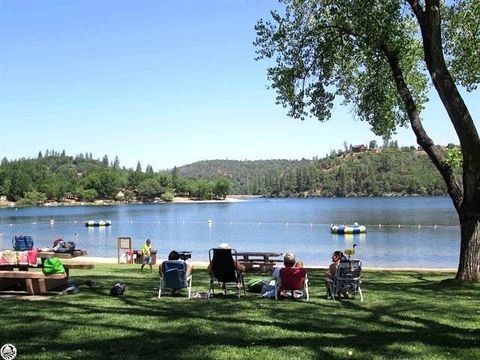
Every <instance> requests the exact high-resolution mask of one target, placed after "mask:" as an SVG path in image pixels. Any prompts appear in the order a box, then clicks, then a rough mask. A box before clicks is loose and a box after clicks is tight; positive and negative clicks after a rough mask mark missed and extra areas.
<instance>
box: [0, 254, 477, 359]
mask: <svg viewBox="0 0 480 360" xmlns="http://www.w3.org/2000/svg"><path fill="white" fill-rule="evenodd" d="M307 270H308V276H309V283H310V300H309V301H308V302H306V301H299V300H292V299H283V300H278V301H276V300H274V299H262V298H259V297H257V296H256V294H252V293H248V292H247V295H246V296H242V297H241V298H240V299H238V298H237V297H236V295H235V291H234V290H232V291H231V292H229V293H228V294H227V295H226V296H225V295H223V294H222V293H219V294H218V295H217V294H215V297H214V298H213V299H200V298H192V299H187V298H186V296H185V290H182V291H180V292H178V293H176V294H175V295H170V294H168V292H167V293H166V294H165V295H162V298H161V299H158V297H157V293H158V287H159V275H158V266H156V267H155V271H154V272H153V273H149V272H147V273H144V274H141V273H140V272H139V268H138V266H135V265H132V264H122V265H117V264H99V265H95V267H94V268H92V269H74V268H73V269H71V270H70V280H71V281H76V282H77V283H78V286H79V292H78V293H76V294H65V293H47V294H42V295H35V296H29V295H21V296H19V295H9V294H2V295H0V307H1V308H2V311H1V312H0V324H2V331H1V332H0V345H2V344H6V343H11V344H13V345H15V347H16V348H17V352H18V358H21V359H52V358H55V359H98V358H103V359H111V358H115V359H139V358H152V359H156V358H172V359H320V358H330V359H402V358H403V359H413V358H415V359H466V358H471V359H474V358H480V308H479V306H478V305H479V302H478V294H479V290H480V284H478V283H467V284H459V283H456V282H454V281H453V280H449V279H451V278H452V277H453V274H452V273H442V272H422V271H403V272H401V271H394V272H386V271H365V272H364V275H363V283H362V288H363V292H364V297H365V300H364V301H363V302H361V301H360V300H359V299H358V298H357V299H354V300H353V299H352V300H349V299H341V300H327V299H326V298H325V288H324V279H323V275H324V272H325V270H324V269H307ZM254 276H267V277H268V275H266V274H261V275H259V274H248V275H247V276H246V279H245V280H246V281H247V280H248V279H249V278H251V277H254ZM209 281H210V276H209V275H208V273H207V272H206V271H205V269H197V268H196V269H194V271H193V285H192V286H193V293H194V294H195V293H196V292H203V291H207V290H208V287H209ZM117 282H121V283H124V284H126V285H127V290H126V291H125V293H124V294H123V295H122V296H119V297H112V296H110V295H109V292H110V289H111V288H112V286H113V285H114V284H115V283H117Z"/></svg>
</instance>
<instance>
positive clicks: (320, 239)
mask: <svg viewBox="0 0 480 360" xmlns="http://www.w3.org/2000/svg"><path fill="white" fill-rule="evenodd" d="M90 219H105V220H112V226H109V227H85V225H84V223H85V221H86V220H90ZM50 220H53V222H52V221H50ZM354 222H358V223H359V224H364V225H366V226H367V234H359V235H336V234H331V233H330V224H332V223H335V224H342V223H343V224H351V223H354ZM0 233H1V235H0V248H11V239H12V237H13V236H14V235H20V234H29V235H32V236H33V237H34V240H35V246H38V247H47V246H51V245H52V243H53V240H55V239H58V238H63V239H65V240H67V241H71V240H73V241H75V242H76V243H77V246H78V247H80V248H83V249H87V250H88V252H89V254H90V255H93V256H109V257H116V256H117V250H116V244H117V241H116V239H117V238H118V237H120V236H130V237H132V239H133V246H134V247H135V248H139V247H141V245H142V244H143V242H144V240H145V239H146V238H150V239H152V242H153V246H154V248H156V249H158V251H159V256H160V257H166V255H167V254H168V253H169V252H170V250H171V249H177V250H190V251H192V254H193V259H194V260H197V261H206V260H208V249H210V248H212V247H215V246H217V245H218V244H219V243H221V242H227V243H229V244H230V245H231V246H232V247H234V248H236V249H237V250H239V251H279V252H286V251H293V252H295V253H296V254H297V257H298V258H301V259H302V260H304V262H305V263H306V264H310V265H327V264H328V262H329V260H330V255H331V253H332V252H333V251H334V250H345V249H348V248H351V247H352V246H353V244H354V243H355V244H357V247H356V255H355V257H358V258H361V259H362V261H363V262H364V264H365V265H367V266H395V267H400V266H422V267H456V266H457V261H458V253H459V238H460V235H459V227H458V219H457V216H456V213H455V211H454V209H453V206H452V204H451V201H450V200H449V199H448V198H420V197H418V198H355V199H350V198H347V199H282V200H271V199H256V200H252V201H244V202H235V203H211V204H158V205H128V206H111V207H63V208H61V207H59V208H25V209H18V210H17V211H16V210H15V209H0ZM76 233H78V234H79V235H78V238H77V239H76V240H75V239H74V236H75V234H76Z"/></svg>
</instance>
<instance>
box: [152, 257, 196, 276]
mask: <svg viewBox="0 0 480 360" xmlns="http://www.w3.org/2000/svg"><path fill="white" fill-rule="evenodd" d="M168 260H177V261H183V262H184V263H185V264H186V265H187V277H189V276H190V275H191V274H192V270H193V266H192V264H190V263H189V262H188V261H185V260H183V259H182V258H181V257H180V254H179V253H178V252H177V251H175V250H172V251H170V254H168ZM159 270H160V272H161V271H162V267H160V269H159Z"/></svg>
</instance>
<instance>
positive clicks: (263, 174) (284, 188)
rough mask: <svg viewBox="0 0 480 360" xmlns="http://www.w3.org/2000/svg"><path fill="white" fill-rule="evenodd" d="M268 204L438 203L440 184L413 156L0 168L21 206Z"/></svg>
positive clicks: (45, 163)
mask: <svg viewBox="0 0 480 360" xmlns="http://www.w3.org/2000/svg"><path fill="white" fill-rule="evenodd" d="M229 194H250V195H263V196H268V197H306V196H392V195H393V196H401V195H444V194H446V189H445V184H444V182H443V180H442V179H441V177H440V175H439V174H438V172H437V170H436V169H435V168H434V166H433V165H432V163H431V162H430V160H429V159H428V157H427V156H426V155H425V153H424V152H423V151H417V150H416V149H414V148H402V149H398V148H395V147H394V148H385V149H362V150H361V151H358V152H354V151H353V150H352V149H350V150H349V151H345V152H343V151H332V153H331V154H330V155H329V156H326V157H325V158H323V159H313V160H305V159H302V160H257V161H235V160H210V161H200V162H196V163H193V164H190V165H187V166H182V167H178V168H177V167H175V168H174V169H173V170H165V171H159V172H154V171H153V169H152V167H151V166H147V168H146V169H145V171H143V170H142V168H141V165H140V163H138V165H137V168H136V169H135V170H133V169H125V168H120V162H119V160H118V158H115V160H114V161H112V162H109V160H108V158H107V157H106V156H105V157H104V158H103V159H102V160H100V159H96V160H94V159H93V158H92V155H91V154H86V155H77V156H75V157H72V156H67V155H65V153H64V152H62V153H58V152H55V151H51V152H47V153H46V155H45V156H42V154H41V153H39V155H38V156H37V158H35V159H20V160H13V161H9V160H7V159H5V158H4V159H3V160H2V162H1V164H0V196H1V198H0V199H3V201H4V202H5V201H15V202H17V203H18V204H19V205H22V204H23V205H42V204H44V203H46V202H48V201H61V202H64V201H81V202H92V201H95V200H99V199H101V200H115V201H124V202H136V201H142V202H152V201H171V200H172V199H173V198H174V196H185V197H190V198H197V199H223V198H225V196H226V195H229Z"/></svg>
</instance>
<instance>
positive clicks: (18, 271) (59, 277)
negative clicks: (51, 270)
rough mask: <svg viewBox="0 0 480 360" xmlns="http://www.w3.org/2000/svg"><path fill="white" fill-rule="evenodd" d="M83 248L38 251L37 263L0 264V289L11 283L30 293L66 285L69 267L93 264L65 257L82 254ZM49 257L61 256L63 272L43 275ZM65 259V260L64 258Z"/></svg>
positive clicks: (86, 266) (33, 293) (85, 267)
mask: <svg viewBox="0 0 480 360" xmlns="http://www.w3.org/2000/svg"><path fill="white" fill-rule="evenodd" d="M86 254H87V252H86V251H85V250H75V251H74V252H72V253H56V252H54V251H39V252H38V255H37V257H38V258H40V260H41V262H40V263H37V264H30V265H25V264H8V265H0V289H3V288H9V287H11V286H12V285H15V286H18V285H17V284H19V286H20V287H22V288H25V290H26V291H27V292H28V293H29V294H30V295H36V294H43V293H45V292H47V291H50V290H53V289H55V288H58V287H62V286H66V285H67V281H68V277H69V270H70V269H92V268H93V267H94V265H93V264H86V263H78V262H68V260H67V259H73V258H75V257H79V256H84V255H86ZM51 257H58V258H61V259H62V260H63V262H64V264H63V266H64V268H65V273H62V274H51V275H45V274H44V273H43V272H42V271H38V270H35V269H36V268H39V269H41V268H42V267H43V263H44V261H45V260H46V259H48V258H51ZM64 259H65V260H66V261H65V260H64Z"/></svg>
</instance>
